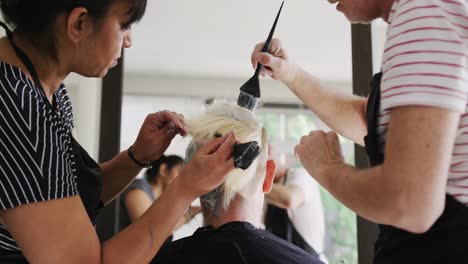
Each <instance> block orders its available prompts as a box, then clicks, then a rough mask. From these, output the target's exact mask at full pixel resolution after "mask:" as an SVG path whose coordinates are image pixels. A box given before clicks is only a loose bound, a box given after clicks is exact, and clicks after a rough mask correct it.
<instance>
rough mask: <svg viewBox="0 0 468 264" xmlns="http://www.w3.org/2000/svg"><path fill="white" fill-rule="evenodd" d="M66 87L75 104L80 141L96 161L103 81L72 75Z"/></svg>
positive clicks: (76, 126) (74, 113) (66, 80)
mask: <svg viewBox="0 0 468 264" xmlns="http://www.w3.org/2000/svg"><path fill="white" fill-rule="evenodd" d="M65 85H66V87H67V90H68V93H69V94H70V98H71V100H72V104H73V115H74V120H75V130H76V132H77V135H78V141H79V142H80V144H81V145H82V146H83V147H84V148H85V149H86V150H87V151H88V153H89V154H90V155H91V157H93V158H94V159H96V160H97V159H98V153H99V125H100V115H101V79H96V78H85V77H82V76H79V75H77V74H70V76H68V77H67V79H65Z"/></svg>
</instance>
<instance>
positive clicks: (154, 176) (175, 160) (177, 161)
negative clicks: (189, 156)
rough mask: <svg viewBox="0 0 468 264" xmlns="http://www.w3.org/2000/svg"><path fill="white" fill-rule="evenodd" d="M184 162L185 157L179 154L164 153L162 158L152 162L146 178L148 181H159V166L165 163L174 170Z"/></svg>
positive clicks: (169, 168)
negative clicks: (166, 154)
mask: <svg viewBox="0 0 468 264" xmlns="http://www.w3.org/2000/svg"><path fill="white" fill-rule="evenodd" d="M183 163H184V159H183V158H181V157H179V156H177V155H169V156H165V155H162V156H161V158H160V159H158V160H155V161H153V162H152V163H151V166H152V167H151V168H150V169H147V170H146V172H145V179H146V180H147V181H148V182H157V181H158V176H159V168H161V165H163V164H165V165H166V166H167V169H168V170H172V169H173V168H174V167H176V166H178V165H182V164H183Z"/></svg>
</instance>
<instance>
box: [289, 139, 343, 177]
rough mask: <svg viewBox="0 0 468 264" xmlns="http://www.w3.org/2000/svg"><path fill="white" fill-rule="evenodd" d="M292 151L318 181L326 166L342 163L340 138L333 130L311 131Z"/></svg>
mask: <svg viewBox="0 0 468 264" xmlns="http://www.w3.org/2000/svg"><path fill="white" fill-rule="evenodd" d="M294 152H295V154H296V156H297V157H298V158H299V160H300V161H301V163H302V165H303V166H304V168H305V169H306V170H307V171H308V172H309V174H310V175H312V176H313V177H314V178H316V179H317V180H318V181H319V182H320V179H319V178H320V177H321V175H322V172H323V171H324V170H325V169H326V168H329V166H337V165H341V164H343V163H344V158H343V154H342V153H341V145H340V140H339V139H338V136H337V135H336V133H335V132H328V133H325V132H323V131H312V132H310V134H309V135H307V136H303V137H302V138H301V141H300V143H299V144H298V145H297V146H296V148H295V149H294Z"/></svg>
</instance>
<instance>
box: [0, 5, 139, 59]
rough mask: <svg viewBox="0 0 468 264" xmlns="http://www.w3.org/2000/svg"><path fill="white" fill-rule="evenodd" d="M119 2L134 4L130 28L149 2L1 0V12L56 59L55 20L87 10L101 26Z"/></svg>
mask: <svg viewBox="0 0 468 264" xmlns="http://www.w3.org/2000/svg"><path fill="white" fill-rule="evenodd" d="M118 1H127V2H128V3H129V4H130V10H129V21H128V23H127V24H129V25H130V24H132V23H134V22H137V21H139V20H140V19H141V18H142V17H143V15H144V13H145V11H146V5H147V0H0V9H1V11H2V14H3V18H4V19H5V22H6V23H7V24H8V25H9V26H10V27H12V28H13V30H14V31H15V32H18V33H20V34H22V35H23V36H25V37H28V40H30V41H33V42H34V44H35V45H38V46H39V47H40V48H43V49H44V50H45V51H47V53H48V54H49V55H51V56H52V57H53V58H56V51H55V49H56V48H55V40H56V37H55V32H54V21H55V20H56V18H57V17H58V16H59V15H60V14H62V13H64V12H66V13H67V12H70V11H72V10H73V9H74V8H77V7H84V8H86V9H87V10H88V14H89V15H90V16H91V17H92V18H93V19H94V20H95V22H96V23H98V22H99V21H100V19H102V18H104V17H105V16H106V15H107V12H108V11H109V9H110V7H111V6H112V5H113V4H114V3H116V2H118ZM50 40H53V41H52V45H51V41H50Z"/></svg>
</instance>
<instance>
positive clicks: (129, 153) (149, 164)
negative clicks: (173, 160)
mask: <svg viewBox="0 0 468 264" xmlns="http://www.w3.org/2000/svg"><path fill="white" fill-rule="evenodd" d="M132 147H133V146H130V147H129V148H128V150H127V153H128V157H130V159H131V160H132V161H133V162H134V163H135V164H136V165H138V166H140V167H142V168H147V169H150V168H151V167H152V165H151V161H150V162H148V163H147V164H144V163H142V162H140V161H138V160H137V159H136V158H135V155H134V154H133V152H132Z"/></svg>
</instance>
